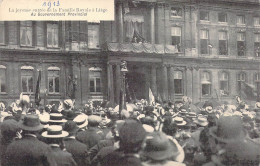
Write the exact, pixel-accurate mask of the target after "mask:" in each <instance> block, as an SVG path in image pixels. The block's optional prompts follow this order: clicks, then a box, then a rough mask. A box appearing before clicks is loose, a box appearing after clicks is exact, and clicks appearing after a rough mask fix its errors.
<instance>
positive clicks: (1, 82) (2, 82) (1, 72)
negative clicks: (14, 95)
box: [0, 65, 6, 93]
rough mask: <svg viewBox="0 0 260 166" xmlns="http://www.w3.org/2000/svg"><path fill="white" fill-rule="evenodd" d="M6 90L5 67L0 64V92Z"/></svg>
mask: <svg viewBox="0 0 260 166" xmlns="http://www.w3.org/2000/svg"><path fill="white" fill-rule="evenodd" d="M5 92H6V67H5V66H3V65H0V93H5Z"/></svg>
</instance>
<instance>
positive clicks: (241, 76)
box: [237, 73, 246, 92]
mask: <svg viewBox="0 0 260 166" xmlns="http://www.w3.org/2000/svg"><path fill="white" fill-rule="evenodd" d="M245 81H246V73H239V74H238V76H237V86H238V91H239V92H240V91H241V87H242V83H243V82H245Z"/></svg>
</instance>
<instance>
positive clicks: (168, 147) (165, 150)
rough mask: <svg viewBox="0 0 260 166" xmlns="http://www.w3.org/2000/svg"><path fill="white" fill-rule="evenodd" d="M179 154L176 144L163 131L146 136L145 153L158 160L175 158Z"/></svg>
mask: <svg viewBox="0 0 260 166" xmlns="http://www.w3.org/2000/svg"><path fill="white" fill-rule="evenodd" d="M178 154H179V151H178V148H177V146H176V144H174V143H173V142H171V141H170V140H169V139H168V137H167V135H166V134H164V133H162V132H158V131H157V132H153V133H150V134H149V135H148V136H146V138H145V143H144V150H143V155H144V156H146V157H148V158H150V159H152V160H156V161H161V160H165V159H169V158H173V157H174V156H177V155H178Z"/></svg>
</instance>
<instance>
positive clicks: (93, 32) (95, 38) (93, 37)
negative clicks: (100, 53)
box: [88, 24, 99, 48]
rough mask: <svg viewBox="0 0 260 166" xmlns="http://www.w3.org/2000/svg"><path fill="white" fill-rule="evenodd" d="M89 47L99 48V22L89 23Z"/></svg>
mask: <svg viewBox="0 0 260 166" xmlns="http://www.w3.org/2000/svg"><path fill="white" fill-rule="evenodd" d="M88 48H99V24H88Z"/></svg>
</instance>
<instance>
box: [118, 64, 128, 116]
mask: <svg viewBox="0 0 260 166" xmlns="http://www.w3.org/2000/svg"><path fill="white" fill-rule="evenodd" d="M120 72H121V74H122V75H121V76H122V77H121V78H122V84H121V89H120V100H119V118H120V119H122V117H121V112H122V110H123V109H126V89H125V87H126V86H125V82H126V78H125V77H126V73H127V72H128V70H127V63H126V61H121V64H120Z"/></svg>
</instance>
